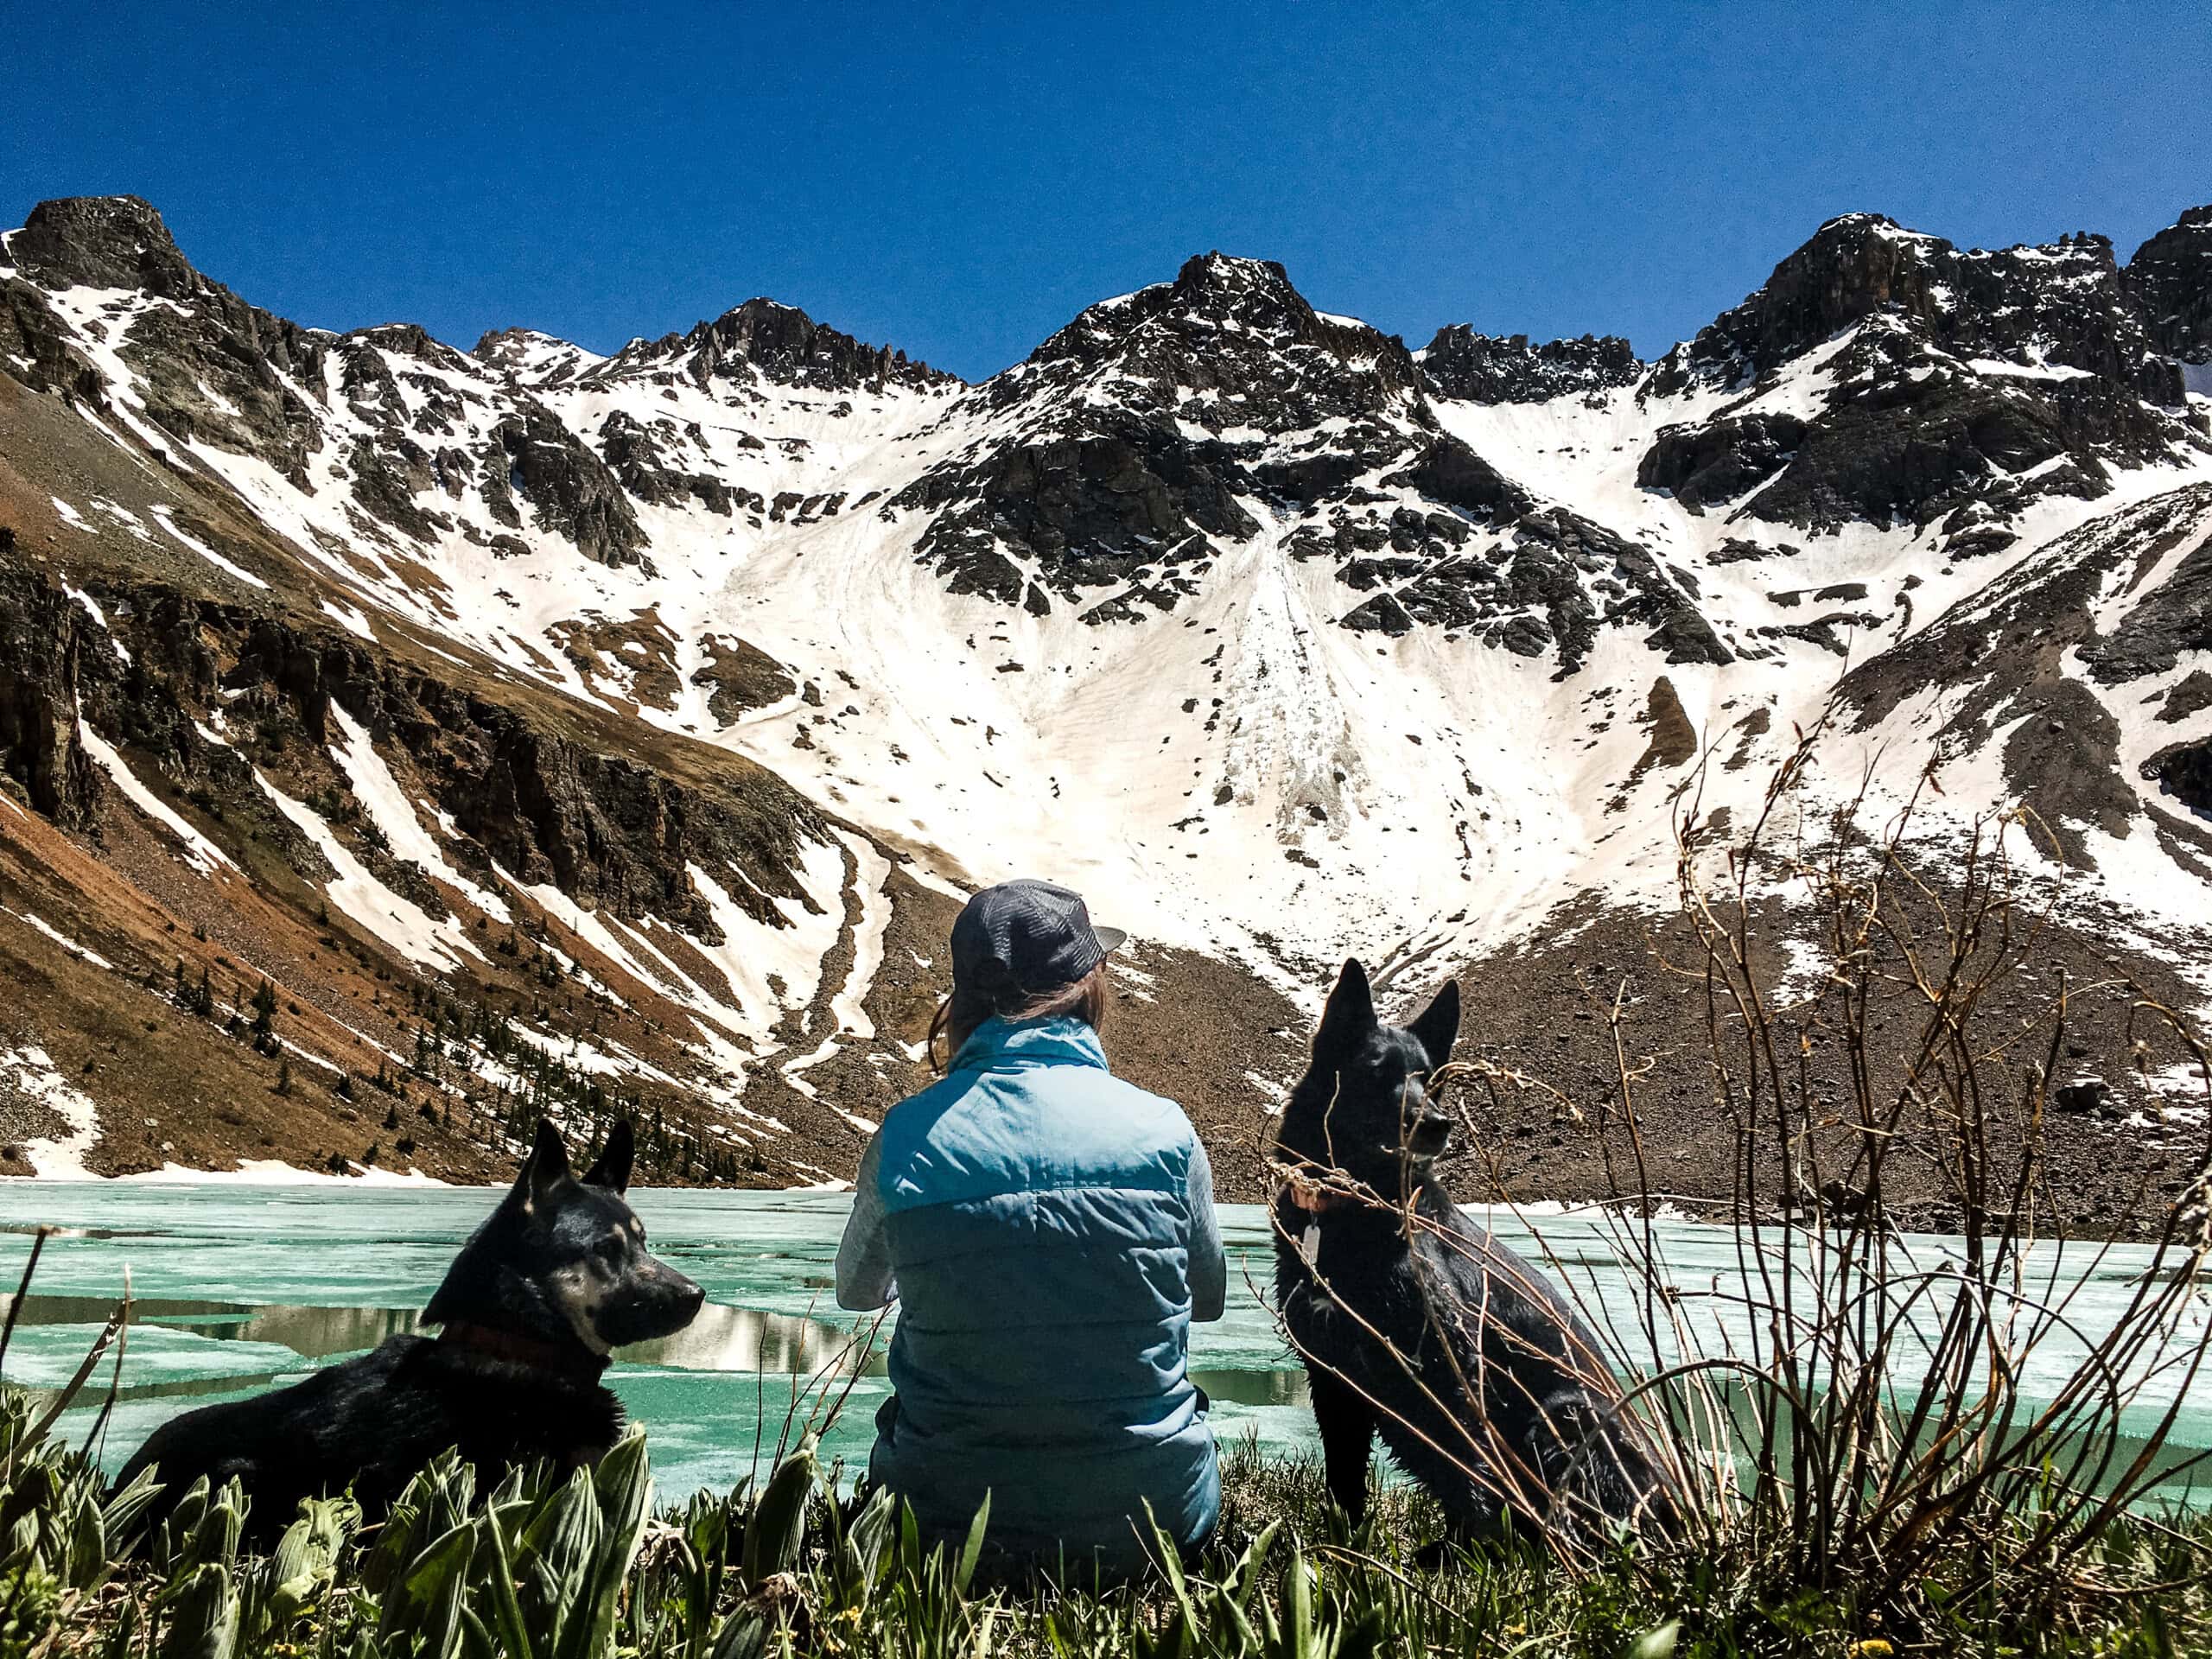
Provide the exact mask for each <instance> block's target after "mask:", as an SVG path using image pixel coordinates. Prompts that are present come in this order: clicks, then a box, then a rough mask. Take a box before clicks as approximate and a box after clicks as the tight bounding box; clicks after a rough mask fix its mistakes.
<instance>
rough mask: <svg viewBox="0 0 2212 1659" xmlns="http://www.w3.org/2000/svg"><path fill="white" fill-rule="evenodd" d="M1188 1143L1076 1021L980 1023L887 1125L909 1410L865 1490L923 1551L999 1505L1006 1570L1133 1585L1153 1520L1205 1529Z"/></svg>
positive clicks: (1171, 1116) (996, 1537) (902, 1398)
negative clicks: (924, 1543)
mask: <svg viewBox="0 0 2212 1659" xmlns="http://www.w3.org/2000/svg"><path fill="white" fill-rule="evenodd" d="M1195 1145H1196V1137H1195V1136H1194V1135H1193V1134H1192V1128H1191V1125H1190V1122H1189V1120H1188V1119H1186V1118H1185V1116H1183V1113H1182V1110H1181V1109H1180V1108H1179V1107H1178V1106H1176V1105H1175V1103H1173V1102H1172V1101H1167V1100H1162V1099H1161V1098H1160V1097H1159V1096H1156V1095H1151V1094H1147V1093H1146V1092H1145V1091H1144V1090H1141V1089H1138V1088H1135V1087H1134V1086H1133V1085H1131V1084H1127V1083H1124V1082H1122V1080H1121V1079H1119V1078H1118V1077H1115V1076H1114V1075H1113V1074H1112V1073H1111V1072H1109V1071H1107V1069H1106V1057H1105V1054H1104V1053H1103V1052H1102V1051H1101V1050H1100V1048H1099V1046H1098V1039H1097V1036H1096V1033H1094V1032H1093V1031H1092V1030H1091V1029H1090V1027H1089V1026H1088V1025H1086V1024H1084V1022H1083V1021H1081V1020H1067V1019H1059V1020H1036V1021H1028V1022H1023V1023H1015V1022H1012V1021H1008V1020H988V1021H986V1022H985V1023H984V1024H983V1025H982V1027H978V1028H977V1030H976V1033H975V1035H974V1036H973V1037H971V1038H969V1040H968V1042H967V1043H966V1045H965V1046H963V1047H962V1049H961V1051H960V1053H959V1055H958V1056H957V1058H956V1059H955V1061H954V1064H953V1068H952V1071H950V1074H949V1075H947V1076H946V1077H944V1078H943V1079H942V1080H941V1081H939V1082H938V1083H936V1084H932V1085H931V1087H930V1088H927V1089H925V1090H923V1091H922V1092H921V1093H919V1094H918V1095H915V1096H912V1098H910V1099H908V1100H906V1101H903V1102H901V1103H899V1105H897V1106H895V1107H893V1109H892V1110H891V1112H890V1115H889V1116H887V1117H886V1118H885V1119H884V1122H883V1130H882V1136H881V1141H880V1162H879V1173H880V1180H881V1183H882V1189H881V1197H882V1200H883V1206H884V1210H885V1212H886V1222H885V1233H886V1236H887V1240H888V1242H889V1244H890V1249H891V1257H892V1265H893V1272H894V1274H896V1276H897V1279H898V1283H899V1323H898V1329H897V1331H896V1332H895V1333H894V1334H893V1338H892V1341H891V1356H890V1370H891V1381H892V1383H893V1387H894V1389H896V1394H895V1395H894V1397H893V1399H891V1400H890V1401H888V1402H886V1403H885V1405H884V1407H883V1408H882V1410H881V1411H880V1412H879V1413H878V1414H877V1416H876V1431H877V1433H876V1442H875V1451H874V1457H873V1458H872V1459H870V1462H869V1472H870V1474H871V1476H872V1477H873V1478H874V1480H875V1481H876V1482H878V1483H879V1484H883V1485H887V1486H888V1487H890V1488H891V1489H892V1490H893V1491H897V1492H899V1493H901V1494H903V1495H904V1496H905V1497H906V1498H907V1499H908V1500H909V1501H910V1502H911V1503H912V1504H913V1506H914V1510H915V1514H916V1518H917V1519H918V1521H919V1522H920V1523H921V1524H922V1526H923V1527H924V1529H925V1530H926V1531H928V1532H929V1533H930V1534H931V1535H934V1536H938V1537H942V1538H950V1539H956V1540H957V1539H959V1538H961V1537H963V1536H965V1535H966V1533H967V1530H968V1526H969V1522H970V1521H971V1520H972V1519H973V1518H974V1516H975V1513H976V1506H977V1505H978V1504H980V1503H982V1499H983V1494H984V1492H985V1491H987V1490H988V1491H989V1492H990V1494H991V1520H990V1541H991V1544H992V1546H993V1548H994V1551H995V1552H997V1551H1004V1552H1006V1553H1007V1554H1011V1555H1013V1556H1015V1557H1021V1558H1028V1559H1031V1560H1041V1561H1043V1562H1045V1563H1046V1564H1047V1565H1051V1564H1052V1563H1054V1562H1055V1561H1057V1560H1059V1559H1060V1558H1061V1556H1062V1553H1063V1550H1065V1558H1066V1560H1068V1561H1069V1563H1070V1565H1071V1566H1074V1565H1076V1564H1077V1563H1078V1562H1079V1561H1083V1560H1093V1559H1095V1560H1096V1561H1097V1562H1098V1563H1099V1564H1100V1565H1101V1566H1102V1567H1106V1568H1109V1569H1119V1568H1122V1567H1128V1566H1129V1565H1132V1564H1134V1563H1135V1561H1137V1560H1139V1559H1141V1552H1140V1546H1139V1543H1138V1540H1137V1537H1136V1535H1135V1532H1134V1531H1133V1530H1132V1527H1131V1520H1132V1518H1133V1517H1134V1518H1135V1522H1137V1524H1138V1525H1139V1526H1141V1524H1142V1522H1143V1516H1144V1506H1145V1503H1147V1501H1148V1502H1149V1503H1150V1504H1151V1506H1152V1510H1153V1513H1154V1515H1155V1516H1157V1517H1158V1519H1159V1521H1160V1524H1161V1525H1162V1526H1164V1527H1166V1529H1167V1530H1168V1532H1169V1533H1170V1534H1171V1535H1173V1537H1174V1538H1175V1539H1176V1540H1177V1541H1179V1542H1181V1543H1185V1544H1189V1543H1195V1542H1197V1541H1199V1540H1201V1539H1203V1538H1204V1537H1205V1535H1207V1534H1208V1533H1209V1532H1211V1530H1212V1529H1213V1523H1214V1519H1215V1516H1216V1515H1217V1513H1218V1512H1219V1510H1220V1507H1221V1484H1220V1478H1219V1475H1218V1473H1217V1470H1216V1467H1215V1462H1214V1443H1213V1434H1212V1432H1211V1430H1210V1429H1209V1428H1208V1427H1206V1421H1205V1408H1204V1398H1203V1396H1202V1395H1200V1394H1199V1393H1198V1389H1196V1388H1195V1387H1194V1386H1193V1385H1192V1383H1191V1380H1190V1378H1189V1376H1188V1375H1187V1374H1186V1371H1185V1358H1186V1356H1187V1354H1188V1351H1189V1344H1190V1328H1191V1291H1190V1283H1189V1272H1188V1269H1189V1263H1190V1249H1189V1243H1190V1236H1191V1215H1190V1210H1189V1206H1188V1201H1187V1198H1186V1194H1187V1192H1188V1191H1189V1188H1188V1185H1187V1178H1188V1175H1189V1172H1190V1165H1191V1157H1192V1148H1193V1147H1194V1146H1195Z"/></svg>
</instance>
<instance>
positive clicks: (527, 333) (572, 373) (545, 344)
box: [468, 328, 607, 387]
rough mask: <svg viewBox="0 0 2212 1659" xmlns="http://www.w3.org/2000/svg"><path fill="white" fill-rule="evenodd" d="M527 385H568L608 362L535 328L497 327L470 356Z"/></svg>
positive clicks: (597, 355)
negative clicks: (583, 374)
mask: <svg viewBox="0 0 2212 1659" xmlns="http://www.w3.org/2000/svg"><path fill="white" fill-rule="evenodd" d="M468 354H469V355H470V356H471V357H473V358H474V359H476V360H477V361H478V362H480V363H483V364H486V365H489V366H490V367H491V368H493V369H494V370H497V371H498V372H500V373H502V374H505V375H508V376H511V377H512V378H514V379H515V380H517V381H518V382H519V383H520V384H522V385H525V386H535V387H550V386H559V385H566V384H568V382H569V381H571V380H573V379H575V378H576V377H577V376H578V375H580V374H582V373H584V372H587V371H588V370H590V369H594V368H596V367H597V366H598V365H600V364H601V363H603V362H605V361H606V360H607V359H604V358H602V357H601V356H600V355H599V354H598V353H596V352H588V351H586V350H585V349H584V348H583V347H582V346H577V345H573V344H571V343H570V342H569V341H568V340H562V339H560V338H558V337H557V336H556V335H553V334H541V333H540V332H539V331H538V330H537V329H535V328H495V329H493V330H492V331H490V332H489V333H487V334H485V336H484V337H483V338H482V339H481V340H478V341H477V342H476V344H475V346H474V348H472V349H471V350H470V352H469V353H468Z"/></svg>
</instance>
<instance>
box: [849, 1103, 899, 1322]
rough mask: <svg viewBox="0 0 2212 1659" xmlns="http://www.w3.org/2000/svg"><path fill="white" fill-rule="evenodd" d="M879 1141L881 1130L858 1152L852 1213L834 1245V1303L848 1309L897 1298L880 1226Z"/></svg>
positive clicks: (864, 1310) (888, 1247) (885, 1238)
mask: <svg viewBox="0 0 2212 1659" xmlns="http://www.w3.org/2000/svg"><path fill="white" fill-rule="evenodd" d="M882 1144H883V1137H882V1135H880V1134H877V1135H871V1136H869V1137H868V1150H867V1151H866V1152H863V1153H862V1154H861V1166H860V1171H859V1173H857V1174H856V1175H855V1176H854V1178H853V1211H852V1214H851V1215H849V1216H848V1217H846V1218H845V1236H844V1238H843V1239H842V1241H841V1242H840V1243H839V1244H838V1246H837V1306H840V1307H842V1308H844V1309H845V1310H846V1311H848V1312H849V1313H867V1312H868V1311H870V1310H871V1309H874V1308H879V1307H886V1306H889V1305H890V1304H891V1303H893V1302H894V1301H896V1300H898V1298H899V1285H898V1282H897V1281H896V1280H894V1279H893V1277H892V1274H891V1240H890V1238H889V1236H887V1234H886V1233H885V1231H884V1227H883V1180H882V1175H881V1169H882V1161H883V1160H882Z"/></svg>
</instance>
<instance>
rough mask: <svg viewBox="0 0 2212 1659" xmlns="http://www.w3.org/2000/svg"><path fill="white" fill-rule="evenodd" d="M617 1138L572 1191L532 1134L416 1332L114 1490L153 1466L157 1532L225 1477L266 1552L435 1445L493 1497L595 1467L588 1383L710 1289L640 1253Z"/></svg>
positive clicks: (603, 1401)
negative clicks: (541, 1473) (294, 1526)
mask: <svg viewBox="0 0 2212 1659" xmlns="http://www.w3.org/2000/svg"><path fill="white" fill-rule="evenodd" d="M631 1156H632V1140H631V1133H630V1126H629V1125H628V1124H627V1123H618V1124H617V1125H616V1126H615V1128H614V1130H613V1134H611V1135H608V1137H607V1148H606V1150H605V1151H604V1152H602V1153H601V1154H600V1156H599V1160H598V1162H596V1163H594V1165H593V1166H591V1167H590V1168H589V1169H588V1170H587V1171H585V1172H584V1175H583V1178H582V1180H578V1179H576V1178H575V1177H574V1176H573V1175H571V1174H570V1173H569V1154H568V1150H567V1148H566V1147H563V1145H562V1144H561V1137H560V1135H558V1134H556V1132H555V1131H554V1130H553V1128H551V1127H550V1125H546V1124H542V1123H541V1124H540V1125H539V1127H538V1131H537V1143H536V1144H535V1145H534V1146H533V1147H531V1153H530V1156H529V1157H528V1158H526V1159H525V1160H524V1161H523V1166H522V1173H521V1174H520V1175H519V1176H518V1177H517V1178H516V1180H515V1184H514V1186H513V1188H512V1190H511V1191H510V1192H508V1193H507V1195H506V1197H505V1198H503V1199H502V1200H501V1201H500V1203H499V1207H498V1208H497V1209H496V1210H494V1211H493V1212H492V1214H491V1216H490V1217H489V1218H488V1219H487V1220H486V1222H485V1223H484V1224H483V1225H482V1226H480V1227H479V1228H478V1229H477V1230H476V1232H475V1234H474V1236H472V1237H471V1238H470V1239H469V1241H468V1243H467V1244H466V1245H465V1246H463V1247H462V1249H461V1254H460V1255H459V1256H458V1257H456V1258H455V1259H454V1264H453V1266H452V1267H451V1268H449V1269H448V1271H447V1273H446V1277H445V1282H444V1283H443V1284H442V1285H441V1286H439V1287H438V1292H437V1294H436V1295H435V1296H433V1297H432V1298H431V1299H430V1305H429V1307H428V1308H427V1309H425V1310H424V1313H423V1318H424V1320H425V1321H426V1322H427V1323H429V1324H432V1325H442V1326H443V1327H444V1328H443V1330H442V1332H440V1334H439V1335H438V1336H437V1337H436V1338H429V1337H423V1336H415V1335H406V1336H397V1337H391V1338H386V1339H385V1342H384V1343H383V1344H382V1345H380V1346H379V1347H378V1348H376V1349H375V1350H373V1351H371V1352H369V1353H365V1354H363V1355H361V1356H360V1357H359V1358H355V1359H349V1360H347V1361H346V1362H345V1363H343V1364H339V1365H333V1366H331V1367H329V1368H328V1369H327V1370H320V1371H317V1372H316V1373H315V1375H314V1376H311V1377H309V1378H308V1379H307V1380H306V1381H305V1382H303V1383H295V1384H294V1385H293V1386H292V1387H290V1388H289V1389H278V1390H277V1392H275V1393H274V1394H265V1395H260V1396H258V1397H257V1398H255V1399H251V1400H239V1401H234V1402H230V1403H228V1404H226V1405H219V1406H207V1407H203V1408H201V1409H200V1410H198V1411H190V1412H187V1413H185V1414H184V1415H182V1416H181V1417H177V1418H175V1419H172V1420H171V1421H168V1422H167V1423H164V1424H163V1425H162V1427H160V1428H158V1429H156V1430H155V1432H154V1433H153V1435H152V1437H151V1438H150V1439H149V1440H147V1442H146V1444H145V1445H144V1446H141V1447H140V1448H139V1449H138V1452H137V1455H135V1456H134V1457H133V1458H132V1459H130V1462H129V1463H128V1464H126V1465H124V1469H123V1472H122V1474H121V1475H119V1476H118V1478H117V1484H118V1487H121V1486H126V1485H128V1484H130V1481H131V1480H132V1478H135V1477H136V1476H137V1473H138V1472H139V1471H141V1470H142V1469H144V1468H146V1467H147V1466H149V1465H156V1475H157V1478H159V1479H160V1481H161V1482H162V1497H161V1498H160V1499H159V1500H158V1501H157V1502H156V1503H155V1504H154V1506H153V1507H152V1509H151V1510H149V1513H148V1516H147V1519H148V1521H149V1522H152V1521H157V1520H159V1519H160V1518H161V1516H162V1515H163V1514H164V1513H166V1512H167V1510H168V1509H169V1508H170V1507H171V1506H172V1505H173V1504H174V1503H175V1501H176V1500H177V1499H178V1498H180V1497H182V1496H183V1495H184V1493H185V1491H187V1489H188V1488H189V1487H190V1486H191V1485H192V1484H193V1482H194V1480H195V1479H197V1478H199V1477H200V1476H201V1475H205V1476H207V1478H208V1480H209V1482H210V1483H211V1484H214V1485H217V1486H219V1485H221V1484H223V1483H224V1482H225V1481H226V1480H228V1479H229V1478H231V1477H232V1476H233V1475H235V1476H237V1477H238V1480H239V1481H240V1483H241V1484H243V1485H244V1487H245V1492H246V1495H247V1496H248V1497H251V1499H252V1500H253V1507H252V1509H251V1511H250V1512H249V1515H248V1517H247V1524H248V1527H249V1529H250V1530H251V1533H252V1534H253V1535H254V1536H255V1537H256V1538H257V1539H259V1540H261V1541H268V1540H270V1539H273V1538H274V1537H276V1536H277V1535H278V1534H279V1533H281V1532H282V1531H283V1529H284V1528H285V1527H286V1526H287V1525H288V1524H289V1522H291V1520H292V1519H293V1516H294V1515H295V1514H296V1511H297V1510H298V1508H299V1503H300V1500H301V1499H302V1498H303V1497H319V1496H321V1495H323V1494H325V1493H334V1492H340V1491H345V1490H346V1488H348V1487H349V1486H350V1487H351V1488H352V1489H353V1495H354V1497H356V1498H358V1499H359V1501H360V1503H361V1505H362V1507H363V1509H364V1510H366V1511H367V1512H368V1513H370V1514H371V1515H372V1516H373V1515H377V1514H380V1513H381V1512H382V1511H383V1510H385V1509H386V1508H388V1507H389V1506H390V1504H391V1500H392V1499H393V1498H395V1497H397V1496H398V1495H399V1493H400V1491H402V1490H403V1489H404V1487H405V1486H406V1484H407V1483H408V1481H409V1480H410V1478H413V1476H414V1475H415V1473H416V1471H418V1470H419V1469H421V1468H422V1467H423V1465H425V1464H427V1463H428V1462H429V1461H430V1459H432V1458H434V1457H435V1456H436V1455H437V1454H438V1453H439V1452H442V1451H444V1450H445V1449H446V1448H447V1447H448V1446H457V1447H458V1448H459V1449H460V1451H461V1456H462V1457H464V1458H466V1459H469V1460H470V1461H471V1462H473V1463H474V1464H475V1465H477V1466H478V1468H479V1471H480V1473H481V1474H482V1475H483V1477H484V1479H485V1484H486V1485H487V1486H488V1484H489V1483H490V1482H491V1481H492V1480H495V1479H497V1478H499V1474H500V1473H501V1472H503V1471H505V1469H507V1468H509V1467H511V1466H512V1465H517V1464H527V1463H531V1462H534V1461H535V1460H537V1459H540V1458H550V1459H553V1460H555V1461H556V1463H564V1464H567V1465H570V1466H572V1467H573V1466H576V1465H588V1464H590V1463H592V1462H594V1461H596V1460H597V1459H598V1458H599V1457H600V1456H601V1454H602V1453H604V1452H606V1451H607V1449H608V1448H609V1447H610V1446H613V1444H614V1442H615V1440H616V1438H617V1437H618V1436H619V1435H620V1432H621V1428H622V1421H623V1414H622V1406H621V1402H620V1401H618V1400H616V1399H615V1397H614V1396H613V1394H611V1393H609V1392H608V1391H607V1389H604V1388H602V1387H601V1386H600V1376H601V1373H602V1372H603V1371H605V1370H606V1369H607V1354H608V1351H610V1350H611V1349H613V1348H618V1347H620V1346H621V1345H622V1344H626V1343H632V1342H643V1341H645V1340H648V1339H649V1338H654V1337H663V1336H667V1335H670V1334H671V1333H672V1332H677V1331H681V1330H682V1329H683V1327H684V1326H685V1325H689V1324H690V1323H691V1320H692V1319H693V1318H694V1317H695V1316H696V1314H697V1313H698V1312H699V1307H700V1304H701V1303H702V1302H703V1301H704V1300H706V1293H705V1292H703V1291H702V1290H701V1289H700V1288H699V1287H698V1286H696V1285H695V1284H693V1283H692V1282H691V1281H690V1280H689V1279H687V1278H685V1277H684V1276H683V1274H680V1273H678V1272H677V1271H676V1269H675V1268H671V1267H670V1266H668V1265H667V1264H666V1263H665V1262H659V1261H657V1260H655V1259H654V1258H653V1257H652V1255H648V1254H646V1251H645V1229H644V1228H643V1227H642V1226H640V1225H639V1222H638V1217H637V1216H636V1215H635V1214H634V1213H632V1211H631V1209H630V1206H629V1205H627V1204H626V1203H624V1202H623V1199H622V1193H623V1192H624V1191H625V1190H626V1188H627V1187H628V1186H629V1184H630V1163H631Z"/></svg>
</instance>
